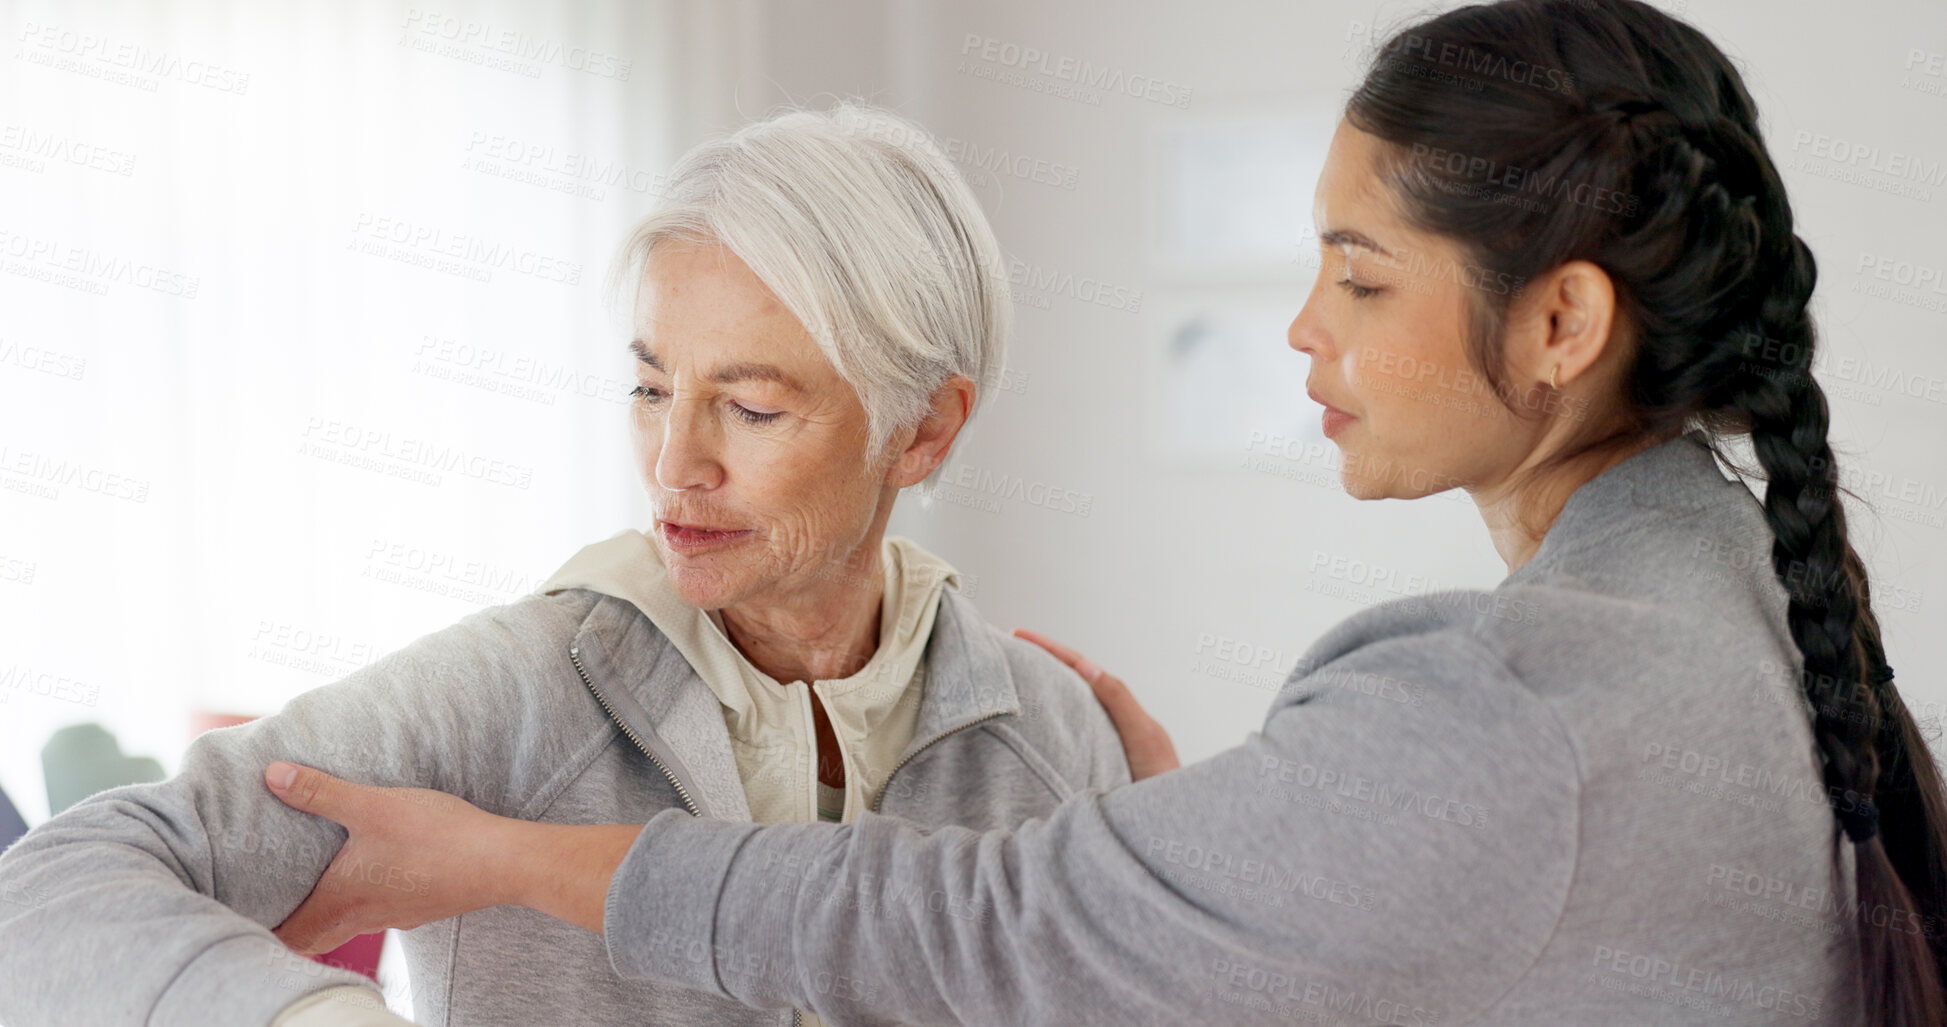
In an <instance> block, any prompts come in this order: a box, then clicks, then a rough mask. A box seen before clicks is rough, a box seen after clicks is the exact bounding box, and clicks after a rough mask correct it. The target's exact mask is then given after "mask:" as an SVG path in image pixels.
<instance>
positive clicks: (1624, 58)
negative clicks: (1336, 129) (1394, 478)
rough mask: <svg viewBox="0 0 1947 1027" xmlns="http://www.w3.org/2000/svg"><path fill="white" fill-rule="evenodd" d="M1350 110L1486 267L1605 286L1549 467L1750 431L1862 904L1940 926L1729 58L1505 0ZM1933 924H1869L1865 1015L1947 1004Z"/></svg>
mask: <svg viewBox="0 0 1947 1027" xmlns="http://www.w3.org/2000/svg"><path fill="white" fill-rule="evenodd" d="M1346 117H1347V119H1348V120H1349V121H1350V122H1351V124H1352V126H1353V127H1355V128H1358V129H1359V130H1361V131H1364V132H1367V133H1370V134H1372V135H1374V136H1376V137H1378V138H1379V139H1380V140H1382V141H1383V142H1384V143H1385V144H1387V145H1386V147H1385V149H1384V153H1385V157H1384V158H1383V159H1382V167H1381V169H1380V170H1381V173H1382V174H1383V175H1384V176H1385V177H1386V179H1387V181H1388V183H1389V185H1390V186H1391V188H1392V190H1393V193H1394V195H1395V196H1396V197H1397V198H1398V199H1399V200H1400V202H1401V205H1402V209H1403V210H1404V211H1405V212H1406V215H1407V217H1408V219H1409V220H1410V221H1412V222H1413V223H1414V224H1415V225H1417V226H1418V227H1420V228H1422V229H1424V230H1427V231H1430V232H1433V233H1436V234H1438V235H1441V236H1444V237H1446V238H1449V239H1451V240H1454V241H1456V242H1457V243H1458V244H1459V245H1460V246H1461V247H1462V248H1463V249H1464V250H1465V251H1466V252H1467V254H1468V256H1469V258H1470V259H1471V260H1473V261H1474V262H1475V263H1476V264H1477V265H1478V266H1480V267H1482V268H1484V269H1486V270H1487V271H1490V272H1495V273H1499V274H1503V275H1506V276H1508V279H1511V280H1514V281H1523V282H1525V281H1532V280H1534V279H1536V278H1537V277H1539V276H1541V275H1543V274H1545V273H1547V272H1548V271H1549V270H1551V269H1553V268H1555V267H1558V266H1560V265H1561V264H1563V263H1565V262H1567V261H1571V260H1586V261H1589V262H1592V263H1594V264H1596V265H1597V266H1599V267H1601V268H1602V269H1603V270H1604V271H1605V272H1607V273H1608V275H1609V276H1610V278H1611V280H1612V281H1613V283H1614V284H1615V288H1616V304H1617V324H1618V326H1619V328H1618V331H1619V335H1618V340H1619V341H1620V342H1621V343H1622V344H1624V345H1628V346H1630V347H1632V352H1633V356H1632V358H1631V359H1632V363H1631V370H1630V372H1629V375H1628V379H1627V385H1626V393H1627V394H1626V395H1624V396H1622V397H1619V399H1620V402H1619V403H1618V404H1617V412H1616V414H1615V416H1613V417H1608V418H1604V419H1600V420H1595V421H1590V422H1589V423H1586V424H1584V425H1583V426H1581V428H1580V429H1579V430H1580V431H1581V433H1582V437H1581V438H1580V440H1579V441H1578V442H1577V443H1576V444H1574V445H1571V446H1568V447H1565V448H1564V450H1563V451H1562V452H1561V453H1559V454H1557V455H1556V456H1555V457H1554V458H1553V459H1552V460H1551V461H1550V463H1549V465H1548V466H1558V465H1560V464H1562V463H1565V462H1567V461H1568V460H1570V459H1572V458H1574V457H1576V456H1578V455H1583V454H1589V453H1593V452H1597V451H1600V450H1603V449H1605V448H1613V449H1617V450H1622V449H1626V448H1629V447H1631V446H1632V444H1634V443H1636V442H1638V441H1639V440H1642V439H1645V438H1662V437H1667V436H1669V435H1673V434H1675V433H1677V432H1679V431H1682V430H1683V429H1684V428H1686V427H1689V426H1696V427H1700V428H1702V429H1704V430H1705V431H1706V432H1708V433H1709V434H1710V436H1711V437H1712V438H1713V439H1718V440H1721V439H1723V438H1726V437H1731V436H1740V435H1742V436H1748V437H1749V438H1750V442H1751V447H1752V450H1753V452H1754V454H1755V456H1756V458H1757V461H1758V463H1759V465H1760V467H1761V469H1762V477H1763V478H1764V480H1765V482H1766V487H1765V494H1764V512H1765V518H1766V520H1767V521H1768V522H1769V524H1770V527H1771V531H1772V535H1773V545H1772V564H1773V567H1774V569H1775V570H1776V571H1777V574H1778V578H1779V581H1780V582H1781V583H1782V584H1783V586H1784V588H1785V591H1786V593H1787V595H1788V596H1789V606H1788V611H1787V615H1788V620H1789V625H1790V630H1791V635H1792V638H1793V639H1794V640H1795V641H1796V643H1797V645H1798V649H1799V652H1800V653H1801V654H1802V656H1803V658H1804V659H1803V672H1802V674H1801V675H1800V679H1799V684H1800V685H1801V687H1802V688H1803V690H1804V693H1805V696H1806V698H1807V700H1808V702H1809V706H1810V714H1811V717H1812V735H1813V737H1814V739H1815V740H1816V741H1817V743H1818V751H1819V754H1820V758H1821V762H1822V768H1823V774H1824V779H1825V785H1826V789H1827V792H1828V795H1829V796H1830V800H1831V806H1832V808H1833V810H1834V813H1835V821H1834V830H1835V844H1836V840H1837V838H1838V837H1839V836H1840V835H1841V834H1842V835H1843V837H1844V838H1846V839H1848V840H1849V841H1850V842H1852V843H1853V855H1854V857H1855V882H1854V883H1855V890H1856V896H1857V901H1858V903H1859V905H1860V907H1861V908H1873V909H1879V908H1884V909H1888V910H1891V911H1894V912H1895V913H1897V914H1899V915H1902V916H1905V917H1907V918H1909V919H1910V920H1912V921H1913V922H1920V923H1934V922H1936V921H1934V920H1932V919H1920V918H1917V917H1915V914H1920V913H1927V914H1937V913H1938V912H1939V911H1940V910H1941V909H1942V903H1943V901H1947V803H1944V802H1943V797H1942V787H1941V779H1940V774H1939V771H1938V769H1937V768H1936V766H1935V764H1934V761H1933V757H1932V755H1931V753H1930V752H1929V751H1928V749H1927V746H1926V744H1925V741H1924V739H1923V738H1922V737H1921V736H1920V733H1919V730H1918V728H1917V727H1916V726H1915V724H1914V721H1913V718H1912V716H1911V715H1910V714H1909V713H1908V712H1907V709H1906V707H1905V704H1904V703H1902V702H1901V700H1900V696H1899V693H1898V691H1897V690H1895V689H1894V687H1893V683H1892V681H1893V672H1892V668H1891V667H1889V666H1888V665H1887V663H1886V656H1885V651H1884V649H1883V647H1882V645H1881V642H1880V634H1879V625H1878V622H1877V620H1876V619H1875V618H1874V616H1873V612H1872V604H1871V592H1870V588H1869V584H1868V582H1867V578H1866V571H1865V567H1864V565H1863V564H1862V563H1861V562H1860V560H1859V556H1858V554H1857V553H1856V552H1855V551H1854V550H1853V548H1852V546H1851V544H1850V543H1849V542H1848V541H1847V535H1846V517H1845V510H1844V507H1843V506H1842V505H1841V503H1840V495H1841V492H1842V489H1841V487H1840V480H1839V471H1838V466H1837V464H1836V462H1835V461H1834V459H1833V455H1832V449H1831V446H1830V444H1829V443H1828V441H1827V429H1828V427H1829V423H1830V417H1829V411H1828V409H1827V406H1826V401H1825V394H1824V392H1823V390H1821V389H1820V387H1819V384H1818V382H1817V381H1816V380H1814V378H1813V377H1812V363H1813V360H1812V354H1813V348H1814V345H1815V343H1816V336H1815V332H1814V330H1813V324H1812V320H1811V317H1810V315H1809V313H1808V311H1807V303H1808V301H1809V300H1810V299H1811V296H1812V288H1813V285H1814V284H1815V283H1816V282H1817V279H1818V266H1817V263H1816V262H1815V261H1814V260H1813V258H1812V253H1811V251H1810V250H1809V249H1808V248H1807V247H1806V246H1805V243H1804V241H1803V240H1801V239H1800V238H1799V237H1798V236H1797V235H1796V234H1795V233H1794V231H1793V227H1792V224H1793V222H1792V210H1791V204H1790V203H1789V202H1788V201H1787V199H1786V196H1785V188H1784V184H1783V182H1782V180H1781V179H1780V177H1779V175H1778V170H1777V168H1776V167H1775V166H1774V165H1773V163H1772V160H1771V156H1770V153H1769V152H1768V151H1767V149H1766V148H1765V144H1764V140H1763V138H1762V136H1761V134H1760V130H1759V127H1758V116H1757V109H1756V105H1755V104H1753V103H1752V101H1751V97H1750V94H1749V93H1748V92H1746V90H1745V88H1744V83H1743V81H1742V79H1741V78H1740V76H1739V75H1738V73H1737V71H1736V69H1735V68H1733V67H1732V65H1731V63H1730V61H1729V60H1727V59H1726V58H1725V56H1724V54H1723V53H1722V52H1721V51H1719V50H1718V49H1717V47H1716V46H1714V45H1713V44H1712V43H1711V42H1710V40H1708V39H1707V38H1705V37H1704V36H1703V34H1702V33H1699V32H1698V31H1697V30H1696V29H1694V28H1692V27H1690V26H1689V25H1687V24H1685V23H1683V22H1681V21H1678V20H1677V19H1675V18H1672V17H1670V16H1668V15H1666V14H1663V13H1662V12H1660V11H1658V10H1656V9H1655V8H1653V7H1650V6H1648V5H1647V4H1643V3H1639V2H1636V0H1503V2H1500V3H1494V4H1489V5H1480V6H1470V7H1464V8H1461V9H1458V10H1455V11H1450V12H1448V13H1446V14H1442V15H1440V16H1438V17H1435V18H1433V19H1431V20H1429V21H1426V22H1423V23H1420V24H1418V25H1414V26H1411V27H1409V28H1407V29H1404V30H1401V31H1400V32H1398V33H1395V34H1394V35H1393V36H1391V37H1390V38H1389V39H1388V41H1387V42H1386V43H1385V44H1384V45H1383V46H1382V47H1381V48H1380V50H1379V51H1378V53H1377V54H1376V55H1375V58H1374V60H1373V63H1372V66H1371V68H1370V69H1369V71H1368V72H1367V74H1366V77H1365V78H1364V80H1363V81H1362V82H1361V84H1360V86H1359V88H1358V89H1357V90H1356V91H1355V92H1354V93H1353V95H1352V97H1351V99H1350V100H1349V101H1348V103H1347V107H1346ZM1468 302H1469V305H1470V307H1469V330H1468V335H1467V338H1468V355H1469V359H1470V361H1471V363H1472V364H1473V365H1474V366H1475V369H1476V370H1477V371H1478V372H1479V373H1480V375H1481V377H1482V379H1483V380H1484V381H1485V382H1486V383H1488V385H1489V387H1490V388H1492V389H1493V390H1494V391H1495V393H1496V394H1497V395H1498V396H1499V397H1500V399H1501V400H1502V402H1503V403H1507V404H1508V405H1509V406H1510V407H1511V408H1512V407H1514V405H1515V403H1514V401H1513V399H1514V396H1515V395H1516V393H1515V390H1514V389H1513V388H1512V386H1510V384H1509V383H1508V382H1507V381H1506V375H1505V373H1504V364H1503V357H1502V351H1501V328H1502V326H1503V325H1504V324H1505V323H1506V317H1507V313H1508V308H1509V304H1510V303H1511V302H1512V296H1511V295H1510V294H1505V293H1495V292H1493V291H1492V290H1470V295H1469V299H1468ZM1835 854H1836V850H1835ZM1838 866H1839V861H1838V860H1837V859H1836V858H1835V860H1834V868H1835V873H1836V872H1837V868H1838ZM1941 941H1942V939H1940V938H1938V937H1935V936H1933V935H1931V934H1922V933H1910V932H1899V931H1885V930H1864V931H1861V932H1860V936H1859V946H1860V966H1861V969H1862V980H1861V982H1860V984H1861V987H1862V996H1863V998H1864V1000H1865V1003H1866V1009H1865V1010H1864V1012H1865V1014H1866V1016H1867V1017H1868V1019H1869V1021H1870V1022H1873V1023H1914V1024H1921V1023H1926V1024H1939V1023H1947V1000H1943V995H1942V981H1943V979H1947V945H1943V944H1941Z"/></svg>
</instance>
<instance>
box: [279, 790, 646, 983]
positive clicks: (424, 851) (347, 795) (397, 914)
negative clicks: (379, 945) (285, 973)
mask: <svg viewBox="0 0 1947 1027" xmlns="http://www.w3.org/2000/svg"><path fill="white" fill-rule="evenodd" d="M264 783H265V784H268V785H269V786H270V790H271V794H273V795H275V796H277V797H278V798H279V799H281V800H283V802H284V804H285V805H287V806H290V807H292V808H293V809H300V810H303V811H305V812H306V813H315V814H317V815H318V816H321V817H324V818H326V819H328V820H333V821H336V822H337V823H339V824H342V825H344V827H345V830H346V831H348V832H350V836H349V837H347V838H346V839H345V844H344V845H343V846H341V847H340V848H339V849H338V855H337V856H336V857H335V858H334V859H332V861H331V865H330V866H328V867H326V868H325V872H324V876H322V877H320V878H318V883H317V885H316V886H315V887H314V888H312V889H311V894H310V895H309V896H308V897H307V898H305V900H304V902H303V903H301V904H300V905H299V906H298V907H297V909H296V910H294V911H293V912H292V913H291V915H290V916H289V917H287V918H285V920H284V922H283V923H282V924H280V925H278V927H277V928H276V930H274V931H273V932H272V933H273V934H275V935H277V937H278V939H279V940H281V941H282V942H284V944H286V945H288V946H290V947H291V948H292V949H294V950H296V951H298V952H301V953H306V954H311V953H318V952H329V951H331V950H332V949H335V948H337V947H338V946H340V945H343V944H344V943H345V942H347V941H350V940H351V939H352V938H355V937H357V936H358V935H361V934H371V933H373V932H375V931H381V930H384V929H386V928H388V927H397V928H400V929H406V928H412V927H418V926H419V925H420V924H427V923H431V922H433V921H435V920H444V919H446V918H447V917H453V916H459V915H460V914H461V913H471V912H473V911H474V910H476V909H485V908H487V907H488V906H501V905H513V906H526V907H528V908H530V909H534V910H537V911H539V912H542V913H546V914H547V915H549V916H551V917H554V918H555V919H557V920H562V921H565V922H567V923H571V924H575V925H577V926H579V927H583V928H586V929H587V930H590V931H593V932H595V933H596V934H600V933H602V912H603V907H604V903H605V901H606V899H607V896H608V884H609V880H610V878H612V877H614V876H615V868H616V867H618V866H620V865H621V864H622V857H623V856H625V855H627V854H628V851H629V846H630V845H632V844H634V842H635V840H636V838H637V837H638V836H639V835H641V833H642V825H640V824H588V825H581V824H537V823H530V822H528V821H525V820H514V819H511V818H508V817H499V816H495V815H493V814H492V813H488V812H487V811H486V810H483V809H481V808H480V807H478V806H475V805H473V804H472V803H470V802H467V801H466V800H464V799H461V798H459V797H457V796H453V795H448V794H446V793H445V792H436V791H433V790H431V789H428V788H378V787H374V786H372V785H361V784H354V783H353V782H350V781H345V780H342V779H340V778H336V777H332V776H331V775H330V774H327V773H325V772H324V771H322V770H316V769H313V768H311V767H301V766H298V765H297V764H295V763H285V762H282V761H279V762H276V763H272V764H271V765H270V766H269V767H266V768H265V770H264Z"/></svg>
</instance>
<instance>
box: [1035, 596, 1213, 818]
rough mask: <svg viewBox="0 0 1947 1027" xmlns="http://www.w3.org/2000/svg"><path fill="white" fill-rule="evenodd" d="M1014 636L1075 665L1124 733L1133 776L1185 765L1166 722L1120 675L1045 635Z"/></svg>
mask: <svg viewBox="0 0 1947 1027" xmlns="http://www.w3.org/2000/svg"><path fill="white" fill-rule="evenodd" d="M1014 637H1016V638H1020V639H1025V640H1027V641H1029V642H1033V643H1034V644H1035V645H1038V646H1040V647H1041V648H1043V649H1046V650H1048V651H1049V652H1051V653H1053V654H1054V655H1055V659H1058V660H1060V661H1061V662H1063V663H1066V664H1068V666H1070V667H1072V668H1074V671H1075V673H1077V674H1080V675H1081V676H1082V680H1083V681H1086V682H1088V683H1089V686H1090V687H1092V688H1094V689H1095V699H1096V701H1097V702H1099V703H1101V704H1102V709H1104V710H1105V711H1107V712H1108V714H1109V722H1110V723H1112V724H1114V725H1115V730H1116V733H1117V734H1119V735H1121V736H1122V751H1123V753H1124V755H1126V756H1127V757H1128V759H1129V776H1130V778H1131V779H1133V780H1136V781H1140V780H1142V779H1143V778H1145V777H1152V776H1154V775H1156V774H1160V773H1162V772H1163V771H1165V770H1175V769H1176V768H1177V767H1179V766H1182V763H1181V761H1179V760H1178V759H1177V758H1176V746H1175V745H1172V744H1171V743H1170V734H1169V732H1168V731H1165V730H1163V725H1162V724H1160V723H1158V722H1157V720H1156V718H1155V717H1152V716H1150V715H1149V713H1148V712H1147V711H1146V710H1144V709H1143V708H1142V704H1141V703H1139V702H1137V701H1136V696H1135V694H1134V693H1132V692H1130V691H1129V686H1127V685H1125V684H1123V683H1122V679H1121V678H1118V677H1116V676H1115V675H1113V674H1110V673H1108V672H1106V671H1104V670H1103V669H1102V668H1101V667H1099V666H1097V665H1096V663H1095V661H1094V660H1091V659H1088V658H1087V657H1085V656H1083V655H1082V654H1081V653H1078V652H1076V651H1075V650H1073V649H1070V648H1068V647H1067V646H1065V645H1062V644H1061V643H1060V642H1057V641H1055V640H1054V639H1052V638H1049V637H1047V636H1046V635H1042V634H1038V633H1036V632H1033V631H1029V630H1028V629H1026V628H1015V629H1014Z"/></svg>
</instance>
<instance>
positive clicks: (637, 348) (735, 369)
mask: <svg viewBox="0 0 1947 1027" xmlns="http://www.w3.org/2000/svg"><path fill="white" fill-rule="evenodd" d="M629 352H631V353H634V354H635V358H636V359H637V360H639V361H641V362H643V363H645V364H647V365H649V366H650V367H651V368H653V369H655V370H657V371H661V372H663V373H664V374H668V373H669V370H668V368H665V367H663V362H662V361H661V360H659V359H657V358H656V354H655V353H654V352H653V351H652V350H650V349H649V344H648V343H646V342H643V341H642V340H641V339H632V340H630V342H629ZM708 377H709V379H710V380H711V381H713V382H715V383H717V384H719V385H728V384H730V383H732V382H744V381H765V382H773V383H776V384H778V385H782V386H784V387H785V388H787V389H790V390H791V391H792V392H798V393H804V392H809V391H810V390H809V389H807V388H805V386H804V384H803V383H802V382H800V381H798V379H796V378H794V377H792V375H791V373H790V372H788V371H786V370H785V369H784V368H781V367H778V366H777V365H775V364H758V363H752V362H750V361H740V362H738V363H734V364H724V365H722V366H720V367H716V368H713V369H711V371H710V374H709V375H708Z"/></svg>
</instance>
